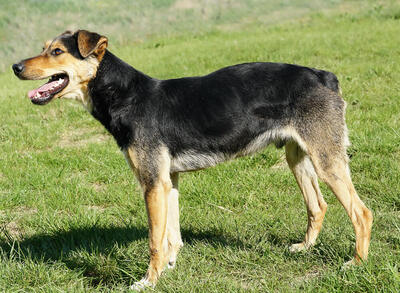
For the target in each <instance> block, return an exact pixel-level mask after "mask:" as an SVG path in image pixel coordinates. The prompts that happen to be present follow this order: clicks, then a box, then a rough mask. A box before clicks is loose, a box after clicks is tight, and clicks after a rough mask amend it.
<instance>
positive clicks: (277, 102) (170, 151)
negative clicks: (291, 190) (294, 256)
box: [13, 30, 372, 288]
mask: <svg viewBox="0 0 400 293" xmlns="http://www.w3.org/2000/svg"><path fill="white" fill-rule="evenodd" d="M107 42H108V40H107V38H106V37H104V36H100V35H98V34H96V33H91V32H88V31H85V30H80V31H77V32H75V33H71V32H65V33H64V34H62V35H60V36H58V37H56V38H55V39H54V40H52V41H48V42H47V43H46V44H45V47H44V48H43V52H42V53H41V54H40V55H38V56H36V57H33V58H29V59H25V60H23V61H21V62H20V63H18V64H14V65H13V70H14V72H15V74H16V75H17V76H18V77H19V78H21V79H29V80H32V79H47V78H50V80H49V82H47V83H46V84H45V85H43V86H41V87H40V88H38V89H35V90H32V91H30V92H29V93H28V96H29V98H30V99H31V101H32V102H33V103H34V104H40V105H44V104H46V103H48V102H50V101H51V100H52V99H54V98H61V97H63V98H73V99H77V100H79V101H81V102H82V103H83V105H84V106H85V107H86V108H87V110H88V111H89V112H90V113H91V114H92V115H93V116H94V117H95V118H96V119H98V120H99V121H100V122H101V123H102V124H103V125H104V126H105V127H106V128H107V130H108V131H109V132H110V133H111V134H112V135H113V136H114V138H115V140H116V141H117V143H118V145H119V147H120V148H121V150H122V152H123V153H124V155H125V157H126V160H127V161H128V163H129V165H130V167H131V168H132V169H133V171H134V173H135V175H136V176H137V178H138V180H139V182H140V184H141V186H142V188H143V192H144V198H145V201H146V208H147V214H148V222H149V229H150V233H149V238H150V264H149V268H148V271H147V274H146V276H145V277H144V279H142V280H141V281H140V282H137V283H136V284H135V285H134V287H135V288H142V287H144V286H150V285H154V284H156V282H157V279H158V277H159V276H160V274H161V272H162V271H163V269H164V267H165V266H170V267H173V266H174V265H175V262H176V257H177V254H178V251H179V249H180V248H181V246H182V239H181V235H180V228H179V207H178V174H179V172H185V171H192V170H198V169H203V168H207V167H211V166H214V165H216V164H218V163H220V162H223V161H226V160H229V159H233V158H236V157H240V156H245V155H248V154H251V153H254V152H256V151H258V150H261V149H263V148H265V147H266V146H267V145H268V144H271V143H273V144H275V145H277V146H285V148H286V158H287V162H288V164H289V166H290V168H291V170H292V171H293V174H294V176H295V177H296V180H297V183H298V185H299V186H300V189H301V192H302V194H303V196H304V201H305V203H306V206H307V213H308V228H307V232H306V236H305V239H304V241H303V242H301V243H298V244H294V245H292V246H291V247H290V250H291V251H300V250H304V249H307V248H309V247H310V246H312V245H313V244H314V243H315V241H316V238H317V236H318V233H319V231H320V229H321V226H322V221H323V219H324V215H325V212H326V208H327V204H326V203H325V201H324V199H323V197H322V194H321V191H320V189H319V186H318V177H319V178H320V179H322V180H323V181H324V182H326V183H327V185H328V186H329V187H330V188H331V189H332V191H333V193H334V194H335V195H336V197H337V198H338V199H339V201H340V202H341V203H342V205H343V206H344V208H345V209H346V211H347V213H348V215H349V217H350V219H351V221H352V223H353V226H354V230H355V234H356V253H355V258H354V260H352V261H351V263H357V262H360V261H361V260H365V259H366V258H367V255H368V246H369V242H370V231H371V225H372V214H371V212H370V211H369V210H368V209H367V208H366V206H365V205H364V204H363V202H362V201H361V199H360V198H359V197H358V195H357V193H356V190H355V189H354V186H353V184H352V181H351V178H350V170H349V167H348V158H347V155H346V147H347V146H348V144H349V142H348V137H347V128H346V124H345V117H344V115H345V102H344V101H343V99H342V98H341V96H340V94H339V84H338V81H337V78H336V76H335V75H334V74H332V73H330V72H326V71H322V70H316V69H312V68H307V67H301V66H297V65H288V64H278V63H248V64H240V65H235V66H230V67H226V68H223V69H220V70H218V71H216V72H213V73H211V74H209V75H206V76H202V77H188V78H179V79H170V80H157V79H154V78H151V77H149V76H147V75H145V74H143V73H141V72H139V71H137V70H136V69H134V68H133V67H131V66H129V65H128V64H126V63H124V62H123V61H121V60H120V59H118V58H117V57H116V56H114V55H113V54H112V53H110V52H109V51H108V50H107V49H106V48H107Z"/></svg>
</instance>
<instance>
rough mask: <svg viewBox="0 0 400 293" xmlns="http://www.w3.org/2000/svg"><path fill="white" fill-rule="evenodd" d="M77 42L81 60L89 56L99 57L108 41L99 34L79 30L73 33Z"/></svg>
mask: <svg viewBox="0 0 400 293" xmlns="http://www.w3.org/2000/svg"><path fill="white" fill-rule="evenodd" d="M75 34H76V35H77V40H78V50H79V53H80V54H81V56H82V57H83V58H86V57H87V56H89V55H91V54H95V55H97V56H100V55H102V54H103V53H104V51H105V50H106V48H107V46H108V39H107V38H106V37H104V36H100V35H99V34H96V33H92V32H88V31H85V30H79V31H77V32H76V33H75Z"/></svg>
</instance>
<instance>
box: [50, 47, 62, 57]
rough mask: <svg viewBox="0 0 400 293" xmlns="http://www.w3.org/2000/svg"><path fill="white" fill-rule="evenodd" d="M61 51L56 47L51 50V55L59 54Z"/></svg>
mask: <svg viewBox="0 0 400 293" xmlns="http://www.w3.org/2000/svg"><path fill="white" fill-rule="evenodd" d="M62 53H64V51H63V50H61V49H59V48H56V49H54V50H53V51H51V55H54V56H57V55H60V54H62Z"/></svg>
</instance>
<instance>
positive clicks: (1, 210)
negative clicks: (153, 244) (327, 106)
mask: <svg viewBox="0 0 400 293" xmlns="http://www.w3.org/2000/svg"><path fill="white" fill-rule="evenodd" d="M89 2H90V1H89ZM93 2H94V1H93ZM161 2H163V1H160V3H161ZM164 2H165V3H164V4H165V5H167V4H168V5H169V4H171V3H172V2H173V1H169V2H171V3H169V2H168V1H164ZM167 2H168V3H167ZM333 2H334V1H333ZM338 2H340V1H338ZM157 3H158V2H157ZM363 3H364V5H360V6H359V5H356V4H354V3H350V4H346V5H345V4H340V5H336V6H335V5H333V4H332V5H333V6H334V7H333V8H329V9H327V10H323V11H322V12H313V11H311V12H308V13H307V14H305V15H300V16H299V17H296V18H295V19H294V20H290V21H283V22H279V23H277V24H274V25H271V24H267V23H266V24H264V25H260V21H249V22H246V23H245V24H244V25H240V26H238V27H236V26H232V27H231V28H230V29H226V26H227V25H226V24H224V23H223V24H221V27H220V28H219V29H212V30H204V31H202V32H198V33H193V32H185V31H183V32H180V33H177V34H176V35H174V36H171V35H168V36H163V35H162V34H161V35H156V36H151V37H148V38H146V39H145V40H143V41H142V42H132V43H129V42H128V41H126V44H122V45H121V44H120V43H118V42H116V43H117V44H118V45H115V44H114V45H113V39H112V38H110V44H111V50H112V51H113V52H114V53H115V54H116V55H117V56H120V57H121V58H122V59H124V60H125V61H127V62H128V63H130V64H132V65H134V66H135V67H136V68H137V69H139V70H141V71H143V72H146V73H147V74H149V75H151V76H154V77H157V78H174V77H181V76H190V75H199V74H206V73H209V72H211V71H213V70H216V69H218V68H220V67H222V66H227V65H231V64H235V63H241V62H248V61H274V62H285V63H297V64H301V65H305V66H311V67H316V68H320V69H325V70H329V71H332V72H334V73H336V74H337V76H338V78H339V80H340V83H341V88H342V91H343V97H344V99H345V100H346V101H347V104H348V106H347V116H346V118H347V123H348V127H349V130H350V139H351V142H352V145H351V147H350V148H349V150H348V153H349V155H350V157H351V162H350V166H351V170H352V177H353V181H354V184H355V186H356V189H357V190H358V193H359V194H360V197H361V198H362V199H363V200H364V202H365V203H366V205H367V206H368V207H369V208H371V210H372V211H373V214H374V224H373V231H372V242H371V248H370V257H369V260H368V262H366V263H364V264H362V265H360V266H357V267H354V268H349V269H347V270H343V269H342V265H343V263H344V262H345V261H347V260H349V259H350V258H351V257H352V254H353V248H354V241H355V239H354V232H353V230H352V226H351V223H350V221H349V219H348V217H347V215H346V213H345V211H344V209H343V208H342V207H341V206H340V204H339V202H338V201H337V200H336V198H335V197H334V195H333V194H332V193H331V192H330V191H329V190H328V189H327V188H326V186H325V185H322V191H323V194H324V195H325V199H326V201H327V203H328V212H327V216H326V219H325V223H324V226H323V229H322V232H321V235H320V237H319V239H318V241H317V245H316V247H314V248H313V249H311V250H310V251H308V252H305V253H299V254H290V253H289V251H288V246H289V245H290V244H292V243H294V242H298V241H301V240H302V238H303V236H304V233H305V228H306V225H307V217H306V210H305V206H304V203H303V200H302V197H301V194H300V191H299V189H298V187H297V185H296V182H295V179H294V177H293V176H292V174H291V173H290V171H289V169H288V168H287V166H286V163H285V161H284V157H283V156H284V152H283V150H276V149H275V148H273V147H269V148H267V149H266V150H265V151H263V152H262V153H261V154H258V155H254V156H251V157H247V158H241V159H239V160H235V161H232V162H227V163H225V164H221V165H219V166H217V167H215V168H211V169H208V170H203V171H199V172H194V173H187V174H183V175H182V176H181V184H180V192H181V197H180V204H181V210H180V211H181V222H182V234H183V240H184V243H185V245H184V247H183V248H182V250H181V254H180V255H179V258H178V263H177V267H176V268H175V270H173V271H168V272H166V273H165V274H164V275H163V277H162V278H161V279H160V281H159V283H158V285H157V287H156V289H155V291H157V292H221V291H227V292H237V291H238V292H240V291H243V292H244V291H246V292H247V291H283V292H286V291H310V292H317V291H320V292H335V291H336V292H343V291H352V292H376V291H382V292H398V291H399V290H400V274H399V264H400V254H399V251H400V167H399V165H400V164H399V163H400V127H399V125H400V97H399V91H400V86H399V82H398V81H399V80H400V70H399V63H400V51H399V47H398V38H399V25H400V8H399V6H398V4H397V3H396V2H395V1H382V2H378V4H376V3H375V1H365V2H363ZM365 3H367V4H369V5H366V4H365ZM160 5H161V4H160ZM171 5H172V4H171ZM173 5H176V8H177V9H185V7H186V6H188V5H193V4H191V1H179V3H174V4H173ZM185 5H186V6H185ZM36 47H37V48H38V50H40V47H41V43H38V44H37V45H36ZM22 57H27V56H20V58H22ZM15 61H16V60H15ZM36 84H38V83H37V82H23V81H20V80H18V79H17V78H15V77H14V76H13V75H12V74H11V72H10V70H8V71H6V72H4V73H1V74H0V93H1V100H2V102H1V103H0V113H1V115H0V147H1V152H0V162H1V163H0V195H1V196H0V259H1V261H0V275H1V276H2V277H1V278H0V291H8V292H15V291H35V292H36V291H38V292H49V291H51V292H53V291H82V292H83V291H85V292H97V291H124V290H127V288H128V287H129V286H130V285H131V284H132V283H133V282H134V281H136V280H138V279H140V278H141V277H142V275H143V274H144V273H145V271H146V268H147V262H148V249H147V247H148V246H147V218H146V215H145V209H144V203H143V200H142V196H141V192H140V189H139V187H138V185H137V183H136V182H135V179H134V176H133V174H132V173H131V171H130V169H129V167H128V166H127V164H126V162H125V160H124V158H123V156H122V154H121V152H120V151H119V149H118V147H117V145H116V144H115V142H114V141H113V139H112V138H111V137H110V136H109V135H108V134H107V133H106V131H105V130H104V129H103V128H102V126H101V125H100V124H99V123H98V122H96V121H95V120H94V119H93V118H92V117H91V116H90V115H89V114H88V113H86V112H85V110H84V109H83V108H82V107H81V106H79V105H77V104H75V103H72V102H67V101H62V100H56V101H53V102H52V103H51V104H49V105H48V106H45V107H38V106H34V105H32V104H31V103H30V102H29V100H28V98H27V97H26V92H27V91H28V90H29V89H31V88H33V87H35V85H36Z"/></svg>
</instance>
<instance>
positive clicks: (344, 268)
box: [342, 258, 357, 270]
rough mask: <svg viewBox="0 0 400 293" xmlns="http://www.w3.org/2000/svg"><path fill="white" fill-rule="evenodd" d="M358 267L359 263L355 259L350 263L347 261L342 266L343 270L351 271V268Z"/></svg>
mask: <svg viewBox="0 0 400 293" xmlns="http://www.w3.org/2000/svg"><path fill="white" fill-rule="evenodd" d="M355 265H357V261H356V260H355V259H354V258H353V259H351V260H349V261H346V262H345V263H344V264H343V265H342V270H347V269H350V268H351V267H353V266H355Z"/></svg>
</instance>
